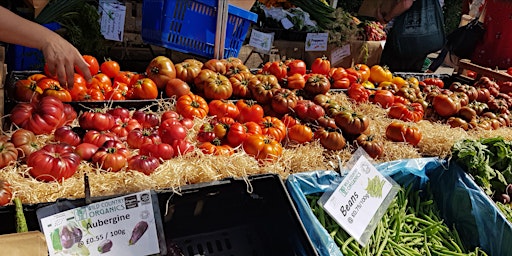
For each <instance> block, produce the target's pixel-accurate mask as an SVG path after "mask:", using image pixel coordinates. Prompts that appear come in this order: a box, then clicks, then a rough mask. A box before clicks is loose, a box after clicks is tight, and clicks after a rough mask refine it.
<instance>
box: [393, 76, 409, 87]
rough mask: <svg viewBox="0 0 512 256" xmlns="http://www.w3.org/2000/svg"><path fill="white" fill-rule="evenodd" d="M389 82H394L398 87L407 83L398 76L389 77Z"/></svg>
mask: <svg viewBox="0 0 512 256" xmlns="http://www.w3.org/2000/svg"><path fill="white" fill-rule="evenodd" d="M391 82H392V83H394V84H396V85H397V86H398V88H402V86H404V85H405V84H406V83H407V81H406V80H405V79H404V78H402V77H400V76H395V77H393V79H391Z"/></svg>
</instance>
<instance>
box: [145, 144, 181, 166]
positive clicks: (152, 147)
mask: <svg viewBox="0 0 512 256" xmlns="http://www.w3.org/2000/svg"><path fill="white" fill-rule="evenodd" d="M139 154H141V155H147V156H154V157H156V158H157V159H159V160H160V161H162V162H163V161H165V160H169V159H171V158H173V157H174V149H173V147H172V146H171V145H170V144H169V143H157V144H152V143H148V144H143V145H141V146H140V148H139Z"/></svg>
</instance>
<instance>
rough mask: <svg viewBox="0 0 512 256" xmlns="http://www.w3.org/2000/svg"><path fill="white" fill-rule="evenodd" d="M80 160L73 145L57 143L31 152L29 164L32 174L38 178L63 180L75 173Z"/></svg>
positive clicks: (48, 180)
mask: <svg viewBox="0 0 512 256" xmlns="http://www.w3.org/2000/svg"><path fill="white" fill-rule="evenodd" d="M80 161H81V159H80V156H79V155H78V154H76V153H75V149H74V147H73V146H71V145H69V144H66V143H57V144H47V145H46V146H44V147H42V148H41V149H39V150H37V151H35V152H33V153H32V154H30V155H29V156H28V158H27V166H28V167H29V173H30V175H31V176H32V177H34V178H36V179H37V180H41V181H46V182H50V181H58V182H61V181H63V180H64V179H67V178H69V177H71V176H73V174H75V172H76V170H77V169H78V165H80Z"/></svg>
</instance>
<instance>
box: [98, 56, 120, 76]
mask: <svg viewBox="0 0 512 256" xmlns="http://www.w3.org/2000/svg"><path fill="white" fill-rule="evenodd" d="M100 71H101V73H103V74H105V75H107V76H108V77H110V78H115V77H116V76H117V75H118V74H119V72H120V71H121V67H120V66H119V63H118V62H117V61H115V60H111V59H108V60H105V61H104V62H103V63H101V66H100Z"/></svg>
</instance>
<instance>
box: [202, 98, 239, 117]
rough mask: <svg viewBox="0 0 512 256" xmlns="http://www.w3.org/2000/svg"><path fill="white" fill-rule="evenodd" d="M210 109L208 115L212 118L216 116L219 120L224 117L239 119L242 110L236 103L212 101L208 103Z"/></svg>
mask: <svg viewBox="0 0 512 256" xmlns="http://www.w3.org/2000/svg"><path fill="white" fill-rule="evenodd" d="M208 109H209V111H208V114H209V115H210V116H216V117H217V118H221V117H224V116H228V117H231V118H237V117H238V115H239V114H240V110H239V109H238V107H237V106H236V105H235V103H233V102H231V101H228V100H211V101H210V103H208Z"/></svg>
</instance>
